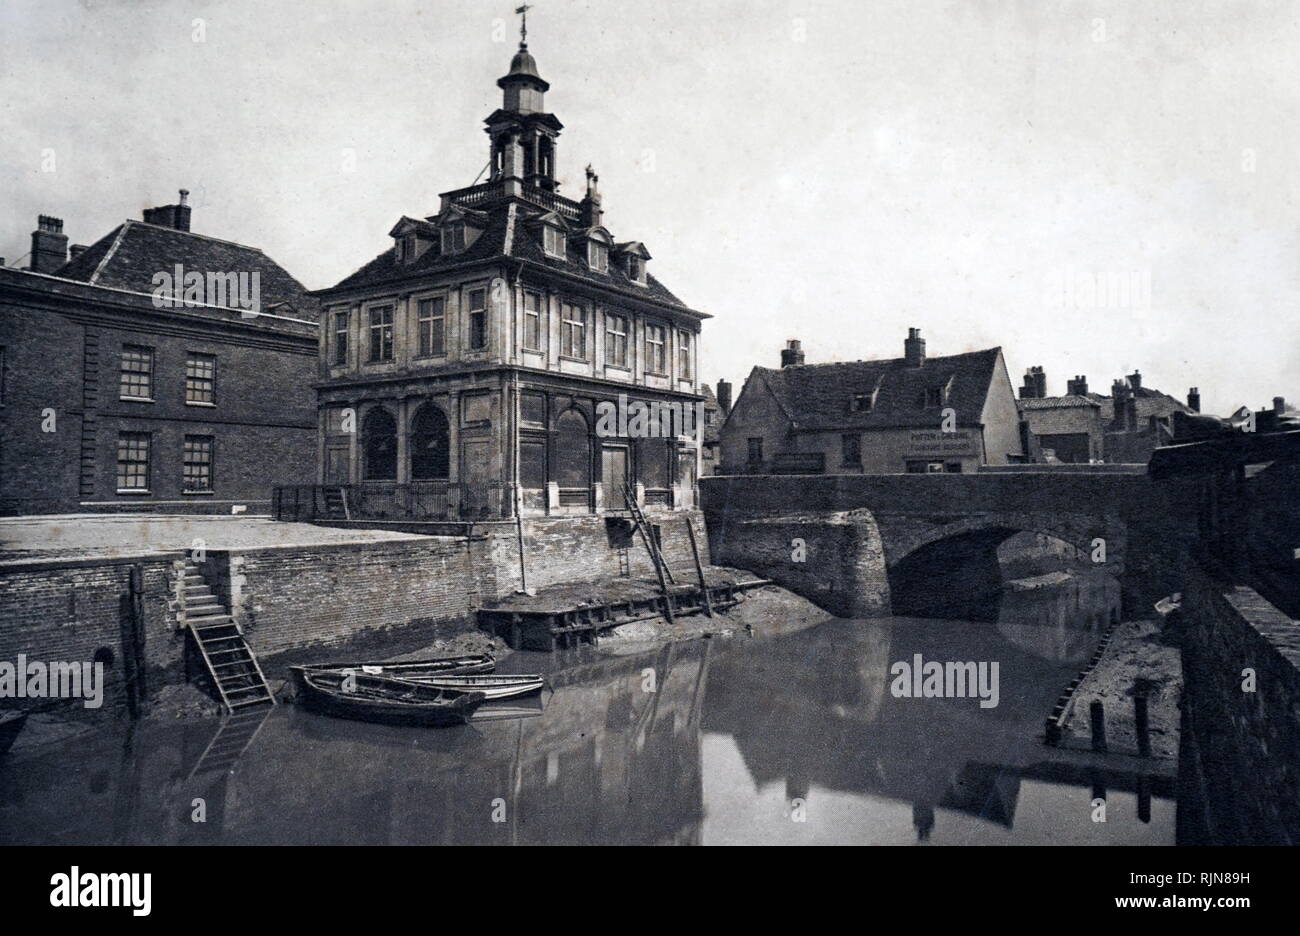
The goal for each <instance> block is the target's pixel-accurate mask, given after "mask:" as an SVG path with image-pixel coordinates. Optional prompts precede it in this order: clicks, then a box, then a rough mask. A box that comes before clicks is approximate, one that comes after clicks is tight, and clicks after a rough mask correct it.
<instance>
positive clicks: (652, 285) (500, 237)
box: [320, 202, 701, 315]
mask: <svg viewBox="0 0 1300 936" xmlns="http://www.w3.org/2000/svg"><path fill="white" fill-rule="evenodd" d="M545 213H546V212H545V211H543V210H541V209H535V208H533V207H532V206H529V205H526V204H522V203H520V202H513V203H505V204H498V205H497V206H495V207H493V208H490V209H488V210H486V211H484V212H482V214H483V216H484V217H485V219H486V220H485V222H484V224H485V226H484V228H483V232H482V233H481V234H480V235H479V236H478V238H477V239H475V241H474V243H472V244H470V245H469V247H467V248H466V249H465V250H463V251H461V252H460V253H456V254H447V255H443V254H442V253H441V252H440V250H439V245H438V244H436V243H435V244H433V245H432V246H430V247H429V249H427V250H426V251H425V252H424V253H422V254H421V255H420V256H419V257H417V258H416V259H415V260H414V261H412V262H410V263H399V262H398V260H397V252H396V250H395V249H393V248H389V249H388V250H385V251H384V252H383V253H381V254H380V255H379V256H377V257H375V258H374V259H373V260H371V261H370V262H369V263H367V264H365V265H364V266H363V267H361V268H360V269H359V270H357V271H356V272H354V273H352V274H351V275H349V276H346V277H344V278H343V279H342V280H341V281H339V282H338V283H337V284H336V285H334V286H331V287H330V288H329V289H326V290H321V291H320V292H321V294H326V293H331V292H334V291H335V290H343V289H354V288H357V287H369V286H379V285H383V284H387V283H395V282H400V281H402V280H406V279H408V278H411V277H415V276H422V275H425V274H428V273H438V272H442V271H446V270H454V269H456V268H458V267H461V266H466V265H469V264H473V263H477V262H480V261H483V260H490V259H493V258H498V257H500V258H505V257H512V258H514V259H517V260H524V261H527V262H529V263H532V264H535V265H536V266H538V267H543V268H547V269H551V270H555V271H556V272H560V273H565V274H568V275H570V276H574V277H577V278H579V279H582V280H585V281H587V282H589V283H591V284H593V285H596V286H603V287H605V288H607V289H613V290H616V291H618V292H621V293H624V294H626V295H628V296H630V297H634V298H646V299H649V300H652V301H654V302H657V303H661V304H664V305H668V306H673V307H675V308H678V309H681V310H683V311H692V310H691V309H690V307H689V306H687V305H686V304H685V303H684V302H682V301H681V300H680V299H678V298H677V297H676V296H675V295H673V294H672V292H670V291H669V290H668V288H667V287H665V286H664V285H663V284H662V283H660V282H659V280H657V279H655V277H654V276H652V275H647V276H646V283H645V285H641V284H639V283H635V282H633V281H632V280H630V279H629V278H628V277H627V275H626V273H625V272H624V269H623V267H622V265H621V264H619V263H617V262H615V260H614V258H611V262H610V263H609V268H608V271H607V272H604V273H601V272H599V271H597V270H593V269H592V268H591V267H589V266H587V258H586V256H585V254H584V253H583V252H582V251H580V250H575V249H573V248H572V247H569V248H567V250H566V254H567V255H566V257H565V258H564V259H560V258H559V257H552V256H550V255H548V254H547V253H546V251H545V249H544V248H543V245H542V233H541V229H540V227H538V226H537V225H535V224H531V223H529V222H531V221H534V220H536V219H537V218H540V217H541V216H542V215H544V214H545ZM695 314H697V315H700V314H701V313H698V312H697V313H695Z"/></svg>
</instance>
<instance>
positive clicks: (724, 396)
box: [716, 380, 731, 419]
mask: <svg viewBox="0 0 1300 936" xmlns="http://www.w3.org/2000/svg"><path fill="white" fill-rule="evenodd" d="M716 395H717V398H718V409H719V410H721V411H722V418H723V419H726V418H727V417H728V416H730V415H731V381H730V380H719V381H718V392H717V394H716Z"/></svg>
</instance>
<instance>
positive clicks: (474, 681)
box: [400, 674, 546, 702]
mask: <svg viewBox="0 0 1300 936" xmlns="http://www.w3.org/2000/svg"><path fill="white" fill-rule="evenodd" d="M400 678H401V679H403V680H409V681H410V682H418V683H420V684H421V685H424V686H438V687H440V688H444V689H463V690H466V691H470V692H481V693H483V694H484V695H485V696H487V698H488V701H489V702H490V701H492V700H494V699H513V698H517V697H518V696H526V695H532V694H533V693H535V692H541V691H542V687H543V686H545V685H546V680H544V679H543V678H542V677H541V676H534V675H530V676H523V675H520V676H515V675H508V676H506V675H501V674H493V675H483V676H427V677H419V678H413V677H409V676H402V677H400Z"/></svg>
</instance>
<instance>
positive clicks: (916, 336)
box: [721, 328, 1025, 474]
mask: <svg viewBox="0 0 1300 936" xmlns="http://www.w3.org/2000/svg"><path fill="white" fill-rule="evenodd" d="M721 435H722V446H721V448H722V464H723V471H725V472H726V473H729V474H740V473H744V474H762V473H809V474H822V473H825V474H894V473H902V472H941V471H949V472H962V471H975V470H977V469H978V468H979V466H981V465H1005V464H1008V463H1010V462H1016V461H1023V460H1024V458H1025V448H1024V442H1023V439H1022V436H1021V431H1020V418H1019V414H1018V412H1017V409H1016V399H1015V392H1014V390H1013V389H1012V386H1011V380H1010V378H1009V377H1008V376H1007V368H1006V364H1005V362H1004V361H1003V358H1002V349H1001V348H990V349H988V350H985V351H974V352H970V353H967V354H954V355H949V356H946V357H932V358H927V357H926V354H925V340H924V339H923V338H921V336H920V333H919V331H918V330H917V329H915V328H913V329H910V330H909V334H908V337H907V340H906V341H905V342H904V355H903V357H901V358H893V359H889V360H880V361H847V362H842V363H834V364H805V363H804V353H803V350H802V348H801V347H800V344H799V342H798V341H793V340H792V341H790V342H789V343H788V345H787V347H786V348H785V349H784V350H782V352H781V367H780V369H775V370H774V369H771V368H766V367H755V368H754V369H753V370H752V371H751V372H750V375H749V377H748V378H746V380H745V385H744V387H743V388H742V389H741V391H740V396H739V397H737V399H736V402H735V404H734V405H733V406H732V407H731V414H730V416H729V417H728V418H727V421H726V423H725V424H724V425H723V427H722V433H721Z"/></svg>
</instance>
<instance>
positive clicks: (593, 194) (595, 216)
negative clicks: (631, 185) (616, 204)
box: [578, 166, 605, 228]
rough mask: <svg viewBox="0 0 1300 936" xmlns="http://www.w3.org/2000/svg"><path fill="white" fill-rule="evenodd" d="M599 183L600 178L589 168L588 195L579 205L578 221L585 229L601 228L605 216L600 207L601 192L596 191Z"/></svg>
mask: <svg viewBox="0 0 1300 936" xmlns="http://www.w3.org/2000/svg"><path fill="white" fill-rule="evenodd" d="M599 181H600V176H598V175H596V173H595V172H593V171H592V168H591V167H590V166H588V167H587V194H586V195H585V196H584V197H583V199H582V201H580V202H579V203H578V220H579V221H580V222H581V224H582V226H583V227H585V228H593V227H600V223H601V219H602V218H604V216H605V212H604V210H603V209H602V208H601V207H600V192H599V191H597V189H596V183H597V182H599Z"/></svg>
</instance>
